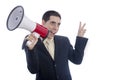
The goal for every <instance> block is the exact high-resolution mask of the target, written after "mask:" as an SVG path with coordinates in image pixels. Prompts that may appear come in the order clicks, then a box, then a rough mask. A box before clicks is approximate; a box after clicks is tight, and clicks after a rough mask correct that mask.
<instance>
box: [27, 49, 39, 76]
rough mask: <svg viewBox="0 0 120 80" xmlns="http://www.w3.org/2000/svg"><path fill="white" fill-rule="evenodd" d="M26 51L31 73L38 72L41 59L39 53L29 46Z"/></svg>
mask: <svg viewBox="0 0 120 80" xmlns="http://www.w3.org/2000/svg"><path fill="white" fill-rule="evenodd" d="M25 53H26V60H27V67H28V70H29V71H30V72H31V73H33V74H34V73H37V72H38V66H39V64H38V63H39V62H38V61H39V60H38V55H37V53H35V50H34V49H33V50H29V49H28V48H27V47H26V48H25Z"/></svg>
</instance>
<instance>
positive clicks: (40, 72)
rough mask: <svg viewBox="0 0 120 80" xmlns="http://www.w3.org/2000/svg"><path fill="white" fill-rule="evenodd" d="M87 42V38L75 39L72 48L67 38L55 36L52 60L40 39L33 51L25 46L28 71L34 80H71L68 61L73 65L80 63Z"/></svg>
mask: <svg viewBox="0 0 120 80" xmlns="http://www.w3.org/2000/svg"><path fill="white" fill-rule="evenodd" d="M87 40H88V39H87V38H83V37H76V43H75V47H74V48H73V47H72V45H71V44H70V41H69V39H68V38H67V37H63V36H55V37H54V43H55V55H54V60H53V59H52V58H51V56H50V54H49V52H48V51H47V49H46V48H45V46H44V44H43V42H42V41H41V40H40V39H39V40H38V42H37V44H36V45H35V47H34V49H33V50H29V49H28V47H27V46H25V47H24V49H25V53H26V59H27V67H28V70H29V71H30V72H31V73H33V74H36V80H72V78H71V74H70V71H69V66H68V65H69V64H68V60H70V61H71V62H73V63H75V64H80V63H81V62H82V59H83V55H84V49H85V46H86V43H87ZM24 44H25V43H24Z"/></svg>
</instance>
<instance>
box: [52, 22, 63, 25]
mask: <svg viewBox="0 0 120 80" xmlns="http://www.w3.org/2000/svg"><path fill="white" fill-rule="evenodd" d="M50 23H56V22H55V21H51V22H50ZM60 24H61V23H58V25H60Z"/></svg>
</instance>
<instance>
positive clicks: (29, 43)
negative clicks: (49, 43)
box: [26, 32, 40, 46]
mask: <svg viewBox="0 0 120 80" xmlns="http://www.w3.org/2000/svg"><path fill="white" fill-rule="evenodd" d="M33 34H34V35H35V36H36V37H37V38H39V37H40V35H39V34H38V33H36V32H33ZM31 43H32V42H31V41H27V42H26V45H27V46H28V45H31Z"/></svg>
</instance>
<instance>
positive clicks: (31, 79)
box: [0, 0, 120, 80]
mask: <svg viewBox="0 0 120 80" xmlns="http://www.w3.org/2000/svg"><path fill="white" fill-rule="evenodd" d="M17 5H22V6H23V7H24V10H25V15H26V16H27V17H29V18H30V19H31V20H33V21H34V22H38V23H40V24H41V17H42V15H43V13H44V12H45V11H47V10H56V11H58V12H59V13H60V14H61V16H62V24H61V26H60V30H59V32H58V33H57V34H59V35H64V36H67V37H69V39H70V41H71V44H73V46H74V43H75V38H76V35H77V30H78V27H79V22H80V21H82V22H83V23H86V27H85V28H86V29H87V32H86V34H85V37H87V38H89V41H88V44H87V47H86V49H85V56H84V59H83V62H82V64H81V65H75V64H72V63H71V62H70V70H71V74H72V77H73V80H120V49H119V48H120V47H119V46H120V38H119V37H120V36H119V34H120V28H119V27H120V3H119V0H0V80H35V75H33V74H31V73H29V71H28V70H27V66H26V57H25V53H24V51H23V50H22V49H21V46H22V42H23V39H24V37H25V36H26V35H27V34H29V32H28V31H26V30H23V29H16V30H14V31H9V30H7V27H6V20H7V17H8V14H9V12H10V11H11V10H12V9H13V8H14V7H15V6H17ZM63 66H64V65H63Z"/></svg>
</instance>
